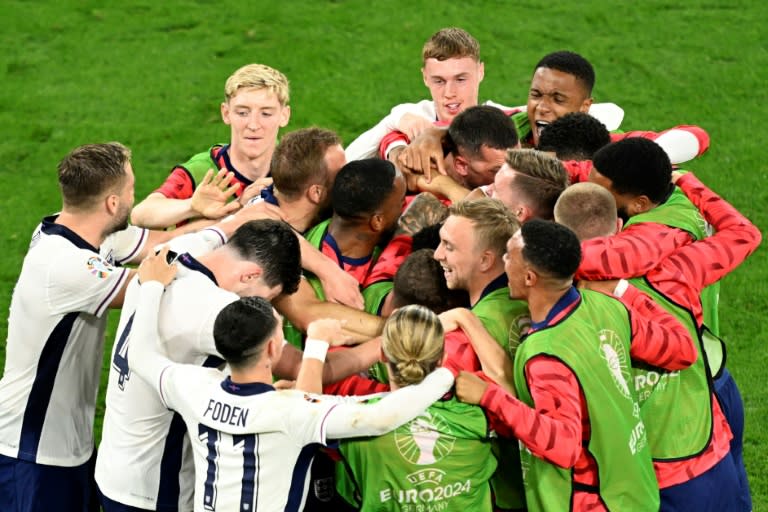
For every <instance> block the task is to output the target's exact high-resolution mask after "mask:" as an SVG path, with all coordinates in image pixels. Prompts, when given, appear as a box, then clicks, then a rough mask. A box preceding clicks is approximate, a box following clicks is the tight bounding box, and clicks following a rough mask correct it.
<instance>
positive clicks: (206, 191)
mask: <svg viewBox="0 0 768 512" xmlns="http://www.w3.org/2000/svg"><path fill="white" fill-rule="evenodd" d="M238 190H240V183H238V182H236V181H235V174H234V173H232V172H229V171H227V170H224V169H222V170H220V171H219V172H217V173H216V174H214V173H213V169H208V172H207V173H205V177H203V180H202V181H201V182H200V184H199V185H198V186H197V187H196V188H195V192H194V194H192V209H193V210H194V211H196V212H197V213H198V214H199V215H201V216H202V217H205V218H207V219H220V218H222V217H225V216H227V215H229V214H231V213H234V212H236V211H237V210H238V209H239V208H240V203H239V202H237V201H230V199H232V198H233V197H234V196H235V193H236V192H237V191H238Z"/></svg>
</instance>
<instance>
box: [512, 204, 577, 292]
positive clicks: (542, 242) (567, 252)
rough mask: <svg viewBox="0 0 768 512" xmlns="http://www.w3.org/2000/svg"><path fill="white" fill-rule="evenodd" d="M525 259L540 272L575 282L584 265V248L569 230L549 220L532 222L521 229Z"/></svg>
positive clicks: (533, 220) (534, 220)
mask: <svg viewBox="0 0 768 512" xmlns="http://www.w3.org/2000/svg"><path fill="white" fill-rule="evenodd" d="M520 233H521V235H522V237H523V244H524V245H523V251H522V255H523V259H524V260H526V261H527V262H528V263H530V264H531V265H532V266H533V267H534V268H535V269H536V270H537V271H538V272H540V273H543V274H545V275H547V276H549V277H552V278H555V279H559V280H563V279H571V278H572V277H573V275H574V274H575V273H576V269H578V268H579V264H580V263H581V245H580V244H579V239H578V238H577V237H576V234H575V233H574V232H573V231H571V230H570V229H568V228H567V227H565V226H563V225H561V224H556V223H554V222H551V221H548V220H541V219H532V220H529V221H528V222H526V223H525V224H523V226H522V227H521V228H520Z"/></svg>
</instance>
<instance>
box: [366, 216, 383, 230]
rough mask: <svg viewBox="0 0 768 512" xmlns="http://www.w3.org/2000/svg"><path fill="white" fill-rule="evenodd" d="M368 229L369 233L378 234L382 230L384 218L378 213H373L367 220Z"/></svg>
mask: <svg viewBox="0 0 768 512" xmlns="http://www.w3.org/2000/svg"><path fill="white" fill-rule="evenodd" d="M368 227H370V228H371V231H373V232H374V233H378V232H379V231H382V230H383V229H384V227H385V226H384V216H383V215H382V214H381V213H380V212H377V213H374V214H373V215H371V216H370V218H369V219H368Z"/></svg>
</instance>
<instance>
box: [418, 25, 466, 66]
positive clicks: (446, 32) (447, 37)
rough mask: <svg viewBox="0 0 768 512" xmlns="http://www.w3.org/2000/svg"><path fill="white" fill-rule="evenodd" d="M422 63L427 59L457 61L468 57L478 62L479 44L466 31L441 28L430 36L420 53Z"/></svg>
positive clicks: (454, 28) (455, 28)
mask: <svg viewBox="0 0 768 512" xmlns="http://www.w3.org/2000/svg"><path fill="white" fill-rule="evenodd" d="M421 55H422V62H426V60H427V59H437V60H446V59H458V58H462V57H470V58H472V59H473V60H475V61H478V62H479V61H480V43H478V42H477V39H475V38H474V37H472V36H471V35H470V34H469V32H467V31H466V30H463V29H460V28H457V27H448V28H442V29H440V30H438V31H437V32H435V33H434V34H432V37H430V38H429V39H428V40H427V42H426V43H424V48H423V49H422V52H421Z"/></svg>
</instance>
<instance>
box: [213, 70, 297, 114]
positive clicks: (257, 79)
mask: <svg viewBox="0 0 768 512" xmlns="http://www.w3.org/2000/svg"><path fill="white" fill-rule="evenodd" d="M240 89H268V90H269V91H271V92H272V93H273V94H274V95H275V96H277V99H278V101H279V102H280V104H281V105H283V106H285V105H287V104H288V102H289V101H290V87H289V85H288V79H287V78H286V77H285V75H284V74H282V73H281V72H279V71H278V70H276V69H273V68H271V67H269V66H266V65H264V64H248V65H246V66H243V67H241V68H240V69H238V70H237V71H235V72H234V73H232V76H230V77H229V78H228V79H227V82H226V83H225V84H224V99H225V101H229V100H231V99H232V98H233V97H234V96H235V95H236V94H237V91H239V90H240Z"/></svg>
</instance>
